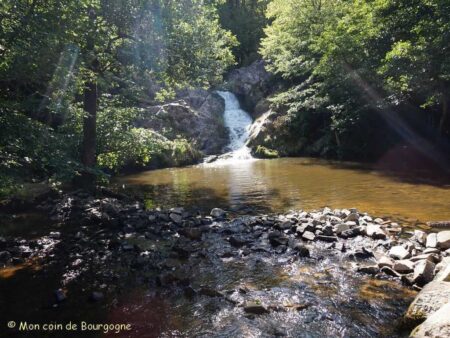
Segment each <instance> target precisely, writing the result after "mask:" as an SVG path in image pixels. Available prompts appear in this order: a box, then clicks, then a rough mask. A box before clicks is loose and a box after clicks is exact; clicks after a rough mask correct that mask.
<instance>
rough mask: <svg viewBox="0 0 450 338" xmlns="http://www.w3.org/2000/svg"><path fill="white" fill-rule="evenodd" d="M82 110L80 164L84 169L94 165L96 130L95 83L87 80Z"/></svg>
mask: <svg viewBox="0 0 450 338" xmlns="http://www.w3.org/2000/svg"><path fill="white" fill-rule="evenodd" d="M83 108H84V111H85V116H84V119H83V148H82V153H81V162H82V163H83V165H84V166H85V167H94V166H95V164H96V162H97V161H96V153H95V148H96V144H97V142H96V139H97V135H96V128H97V83H96V82H95V81H94V80H89V81H88V82H86V83H85V87H84V101H83Z"/></svg>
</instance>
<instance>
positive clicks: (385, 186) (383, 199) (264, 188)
mask: <svg viewBox="0 0 450 338" xmlns="http://www.w3.org/2000/svg"><path fill="white" fill-rule="evenodd" d="M427 177H428V173H414V175H412V174H411V173H410V174H400V173H393V172H385V171H377V170H373V169H371V168H368V167H363V166H360V165H357V164H352V163H342V162H328V161H323V160H317V159H308V158H283V159H276V160H257V161H243V162H235V163H230V164H223V165H213V164H212V165H198V166H193V167H187V168H178V169H173V168H171V169H163V170H155V171H148V172H142V173H139V174H136V175H130V176H126V177H123V178H121V179H119V180H118V181H117V182H116V183H117V184H118V185H120V186H122V187H125V189H127V190H128V191H133V192H134V193H136V194H138V195H141V196H143V197H144V199H145V200H146V202H147V205H148V206H149V207H156V206H163V207H167V206H176V205H183V206H189V205H191V206H195V207H197V208H200V209H205V210H206V209H208V208H211V207H221V208H224V209H228V210H231V211H235V212H238V213H239V212H249V211H253V212H260V211H275V212H277V211H284V210H287V209H304V210H311V209H315V208H319V207H323V206H330V207H332V208H352V207H355V208H358V209H359V210H362V211H366V212H369V213H371V214H374V215H378V216H389V217H391V218H394V219H397V220H399V221H401V222H405V223H408V224H413V225H414V224H418V223H424V222H427V221H441V220H450V184H449V181H448V180H447V181H446V178H444V177H438V179H437V180H436V177H435V178H434V179H427Z"/></svg>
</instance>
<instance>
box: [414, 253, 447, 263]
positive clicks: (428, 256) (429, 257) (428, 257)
mask: <svg viewBox="0 0 450 338" xmlns="http://www.w3.org/2000/svg"><path fill="white" fill-rule="evenodd" d="M422 259H426V260H429V261H430V262H433V263H438V262H439V261H440V258H439V256H438V255H437V254H434V253H428V254H422V255H418V256H414V257H411V258H410V260H411V261H413V262H417V261H420V260H422Z"/></svg>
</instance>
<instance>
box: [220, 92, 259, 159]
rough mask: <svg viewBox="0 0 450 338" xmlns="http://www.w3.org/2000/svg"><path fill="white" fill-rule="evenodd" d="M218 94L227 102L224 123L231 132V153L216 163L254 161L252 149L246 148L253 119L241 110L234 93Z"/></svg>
mask: <svg viewBox="0 0 450 338" xmlns="http://www.w3.org/2000/svg"><path fill="white" fill-rule="evenodd" d="M217 94H219V95H220V96H221V97H222V98H223V99H224V100H225V111H224V122H225V126H226V127H227V128H228V129H229V132H230V143H229V144H228V146H227V150H228V151H229V152H228V153H226V154H224V155H222V156H220V157H219V159H218V161H216V162H215V163H217V162H230V161H231V162H234V161H236V160H248V159H252V155H251V154H250V148H248V147H247V146H246V142H247V140H248V137H249V130H250V127H251V125H252V118H251V117H250V115H249V114H248V113H247V112H246V111H245V110H242V109H241V107H240V105H239V101H238V99H237V98H236V96H235V95H234V94H233V93H230V92H225V91H217Z"/></svg>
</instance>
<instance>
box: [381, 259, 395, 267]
mask: <svg viewBox="0 0 450 338" xmlns="http://www.w3.org/2000/svg"><path fill="white" fill-rule="evenodd" d="M394 265H395V261H394V260H393V259H392V258H390V257H388V256H381V258H380V259H379V260H378V266H379V267H380V268H382V267H385V266H387V267H388V268H391V269H393V268H394Z"/></svg>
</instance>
